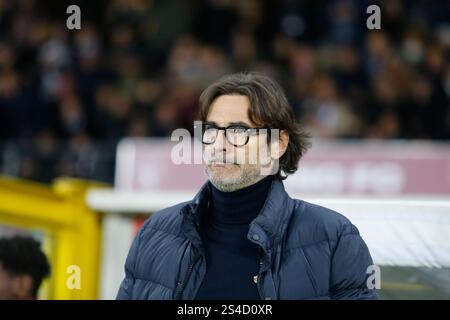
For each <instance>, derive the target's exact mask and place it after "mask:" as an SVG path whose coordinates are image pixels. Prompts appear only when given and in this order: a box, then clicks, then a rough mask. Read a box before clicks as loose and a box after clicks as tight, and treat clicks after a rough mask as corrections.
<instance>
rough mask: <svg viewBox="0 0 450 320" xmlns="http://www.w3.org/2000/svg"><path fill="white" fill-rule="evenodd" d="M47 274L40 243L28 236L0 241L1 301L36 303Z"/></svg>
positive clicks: (47, 267) (47, 266) (47, 268)
mask: <svg viewBox="0 0 450 320" xmlns="http://www.w3.org/2000/svg"><path fill="white" fill-rule="evenodd" d="M49 274H50V266H49V264H48V261H47V257H46V256H45V254H44V253H43V252H42V251H41V249H40V245H39V243H38V242H37V241H36V240H34V239H33V238H31V237H28V236H14V237H12V238H2V239H0V299H1V300H16V299H19V300H25V299H26V300H35V299H37V294H38V290H39V287H40V286H41V282H42V280H43V279H44V278H46V277H48V276H49Z"/></svg>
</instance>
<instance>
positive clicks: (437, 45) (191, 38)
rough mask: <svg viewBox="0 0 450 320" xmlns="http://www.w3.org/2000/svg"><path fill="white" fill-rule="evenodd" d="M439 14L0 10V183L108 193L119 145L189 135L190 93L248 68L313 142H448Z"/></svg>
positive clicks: (202, 3)
mask: <svg viewBox="0 0 450 320" xmlns="http://www.w3.org/2000/svg"><path fill="white" fill-rule="evenodd" d="M70 4H78V5H79V6H80V7H81V10H82V28H81V30H74V31H69V30H67V29H66V27H65V18H66V13H65V9H66V8H67V6H68V5H70ZM370 4H378V5H380V7H381V12H382V17H381V27H382V29H381V30H368V29H367V28H366V24H365V23H366V19H367V17H368V15H367V14H366V8H367V6H368V5H370ZM449 16H450V3H449V2H448V1H445V0H438V1H434V2H433V4H431V3H429V2H426V1H422V0H414V1H402V0H390V1H375V2H373V1H371V2H369V1H357V0H337V1H325V0H314V1H309V0H308V1H291V0H281V1H270V0H265V1H258V0H244V1H233V0H191V1H176V0H168V1H167V0H112V1H108V0H98V1H87V0H79V1H68V0H61V1H58V2H57V3H55V2H54V1H49V0H41V1H39V4H38V1H37V0H26V1H12V0H1V1H0V166H1V167H0V172H3V173H7V174H12V175H19V176H22V177H26V178H31V179H36V180H39V181H45V182H48V181H51V179H52V178H53V177H55V176H56V175H59V174H65V175H71V176H79V177H86V178H92V179H98V180H105V181H108V182H111V181H112V179H113V176H112V172H113V169H112V168H113V166H114V157H115V153H114V152H115V150H114V148H115V145H116V144H117V142H118V141H119V140H120V139H121V138H123V137H126V136H133V137H143V136H167V135H170V134H171V132H172V130H174V129H176V128H179V127H184V128H187V129H191V124H192V122H193V120H194V119H195V116H196V108H197V99H198V94H199V92H201V90H202V89H203V88H204V87H205V86H206V85H207V84H209V83H211V82H212V81H213V80H215V79H216V78H218V77H220V76H221V75H223V74H225V73H231V72H238V71H250V70H254V71H260V72H263V73H268V74H269V75H270V76H271V77H273V78H275V79H277V81H279V82H280V83H281V84H282V85H283V87H284V88H286V90H287V95H288V98H289V100H290V102H291V103H292V105H293V106H294V108H295V112H296V115H297V117H298V118H299V120H300V121H301V123H302V124H303V125H304V126H305V127H306V128H307V129H308V130H309V131H310V133H311V134H312V135H313V136H315V137H317V138H331V139H337V138H359V139H433V140H449V139H450V61H449V56H450V22H449V20H448V17H449ZM105 152H106V153H108V154H105ZM12 160H14V161H13V162H11V161H12ZM89 161H93V163H91V164H89Z"/></svg>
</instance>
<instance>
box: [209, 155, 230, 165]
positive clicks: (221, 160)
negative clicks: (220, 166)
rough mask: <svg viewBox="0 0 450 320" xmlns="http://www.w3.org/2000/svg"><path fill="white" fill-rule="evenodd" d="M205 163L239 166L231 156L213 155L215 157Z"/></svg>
mask: <svg viewBox="0 0 450 320" xmlns="http://www.w3.org/2000/svg"><path fill="white" fill-rule="evenodd" d="M205 162H206V164H211V163H215V162H217V163H231V164H237V161H236V160H235V159H234V157H233V156H231V155H230V156H228V155H213V156H210V157H207V158H205Z"/></svg>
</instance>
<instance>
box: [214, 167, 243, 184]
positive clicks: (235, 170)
mask: <svg viewBox="0 0 450 320" xmlns="http://www.w3.org/2000/svg"><path fill="white" fill-rule="evenodd" d="M208 176H209V177H210V179H211V180H214V181H220V182H221V183H222V184H228V183H233V182H235V181H236V180H237V179H238V178H239V176H240V171H239V166H238V165H237V164H232V163H227V164H210V165H208Z"/></svg>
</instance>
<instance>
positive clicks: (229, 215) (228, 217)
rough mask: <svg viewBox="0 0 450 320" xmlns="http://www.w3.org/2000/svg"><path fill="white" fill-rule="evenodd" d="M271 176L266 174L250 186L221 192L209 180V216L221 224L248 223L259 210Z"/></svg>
mask: <svg viewBox="0 0 450 320" xmlns="http://www.w3.org/2000/svg"><path fill="white" fill-rule="evenodd" d="M272 180H273V176H267V177H265V178H263V179H262V180H260V181H258V182H257V183H255V184H252V185H251V186H248V187H246V188H243V189H240V190H236V191H232V192H223V191H220V190H219V189H217V188H216V187H215V186H214V185H213V184H212V183H211V182H210V183H209V184H210V189H211V206H210V210H209V212H210V218H211V220H212V221H213V222H215V223H219V224H223V225H248V224H249V223H250V222H251V221H252V220H253V219H255V218H256V216H257V215H258V214H259V212H260V211H261V209H262V207H263V205H264V202H265V201H266V198H267V195H268V193H269V189H270V186H271V185H272Z"/></svg>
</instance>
